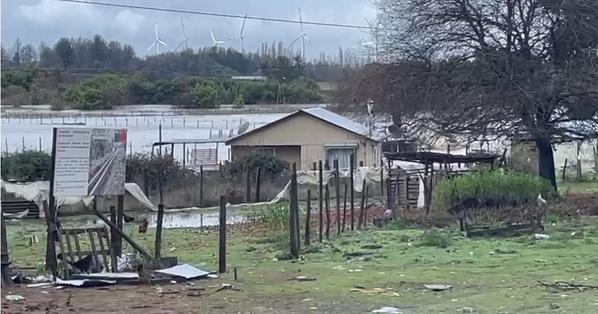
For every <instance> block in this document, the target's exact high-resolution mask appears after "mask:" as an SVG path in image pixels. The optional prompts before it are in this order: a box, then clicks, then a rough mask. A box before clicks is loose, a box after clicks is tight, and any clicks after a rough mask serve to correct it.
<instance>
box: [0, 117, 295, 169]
mask: <svg viewBox="0 0 598 314" xmlns="http://www.w3.org/2000/svg"><path fill="white" fill-rule="evenodd" d="M284 115H285V114H251V115H204V116H188V115H185V116H166V115H165V116H162V115H153V116H148V115H144V116H114V117H48V116H46V117H43V118H25V119H23V118H6V117H4V118H2V120H1V123H2V126H1V131H2V132H1V133H2V143H1V144H0V145H1V146H2V151H5V152H6V151H9V152H14V151H17V150H22V149H23V148H25V149H41V150H46V151H50V149H51V144H52V128H53V127H56V126H64V125H65V124H69V123H70V124H75V123H82V124H84V125H86V126H97V127H123V128H127V129H128V132H127V142H128V146H127V153H131V152H133V153H138V152H150V151H151V144H152V143H153V142H157V141H158V140H159V126H160V125H162V141H169V140H190V141H191V140H204V139H208V138H220V137H228V136H229V135H231V134H232V135H236V134H237V130H238V128H239V126H240V125H241V119H243V120H245V121H247V122H249V124H250V125H249V130H251V129H254V128H257V127H259V126H262V125H264V124H267V123H269V122H272V121H273V120H276V119H278V118H280V117H283V116H284ZM216 145H217V144H197V145H195V144H194V145H187V149H191V148H216ZM168 149H170V148H168ZM218 149H219V151H218V153H219V154H218V158H219V160H227V159H228V150H227V148H226V146H225V145H224V144H223V143H222V144H219V145H218ZM174 154H175V157H176V158H178V159H182V156H183V147H182V145H175V151H174Z"/></svg>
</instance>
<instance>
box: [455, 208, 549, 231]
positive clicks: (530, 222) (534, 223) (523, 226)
mask: <svg viewBox="0 0 598 314" xmlns="http://www.w3.org/2000/svg"><path fill="white" fill-rule="evenodd" d="M467 212H468V211H467V210H465V209H463V211H462V212H461V217H459V229H460V230H461V232H463V234H464V235H465V237H467V238H473V237H485V236H503V235H506V234H532V233H536V232H538V231H541V230H544V226H543V225H542V218H541V214H540V213H534V214H530V215H527V218H526V219H525V221H519V222H515V223H513V222H508V221H502V223H501V225H500V226H497V225H496V224H495V225H491V224H475V225H474V224H470V223H468V220H467V216H468V215H467Z"/></svg>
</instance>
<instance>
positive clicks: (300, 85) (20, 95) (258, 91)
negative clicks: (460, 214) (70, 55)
mask: <svg viewBox="0 0 598 314" xmlns="http://www.w3.org/2000/svg"><path fill="white" fill-rule="evenodd" d="M282 95H284V101H285V103H318V102H321V101H322V100H323V98H322V95H321V94H320V90H319V87H318V85H317V84H316V83H315V82H313V81H312V80H310V79H307V78H305V77H297V78H296V79H295V80H292V81H285V82H282V83H280V84H279V83H277V82H276V81H255V82H254V81H232V80H230V79H210V80H208V79H202V78H189V77H175V78H172V79H159V80H152V79H148V78H146V77H144V76H142V75H140V74H138V75H128V74H101V75H96V76H93V77H91V78H87V79H83V80H81V81H75V82H69V81H66V80H64V78H63V77H62V74H61V73H60V72H58V71H47V70H41V69H39V68H37V66H35V65H30V66H29V67H28V68H27V69H19V70H6V71H2V103H3V104H4V105H14V106H22V105H36V104H45V103H49V104H51V105H52V108H53V109H57V110H60V109H64V108H72V109H83V110H98V109H112V108H114V107H117V106H121V105H128V104H161V103H168V104H173V105H175V106H178V107H180V108H188V109H191V108H217V107H218V106H219V105H220V104H233V103H234V104H236V105H237V106H241V107H242V106H244V105H252V104H264V103H270V104H272V103H277V101H279V102H280V101H282V100H281V99H282V98H280V97H282Z"/></svg>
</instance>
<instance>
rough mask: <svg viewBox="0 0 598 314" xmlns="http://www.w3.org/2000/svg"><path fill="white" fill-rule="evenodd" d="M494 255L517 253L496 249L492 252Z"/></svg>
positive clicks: (511, 250)
mask: <svg viewBox="0 0 598 314" xmlns="http://www.w3.org/2000/svg"><path fill="white" fill-rule="evenodd" d="M494 253H496V254H515V253H517V251H515V250H513V249H496V250H494Z"/></svg>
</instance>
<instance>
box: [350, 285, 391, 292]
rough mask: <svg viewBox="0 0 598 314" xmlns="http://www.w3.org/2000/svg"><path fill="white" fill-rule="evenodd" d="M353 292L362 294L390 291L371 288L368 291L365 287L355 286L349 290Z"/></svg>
mask: <svg viewBox="0 0 598 314" xmlns="http://www.w3.org/2000/svg"><path fill="white" fill-rule="evenodd" d="M349 291H351V292H361V293H386V292H387V291H388V289H384V288H369V289H366V288H364V287H359V286H355V287H354V288H352V289H349Z"/></svg>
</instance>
